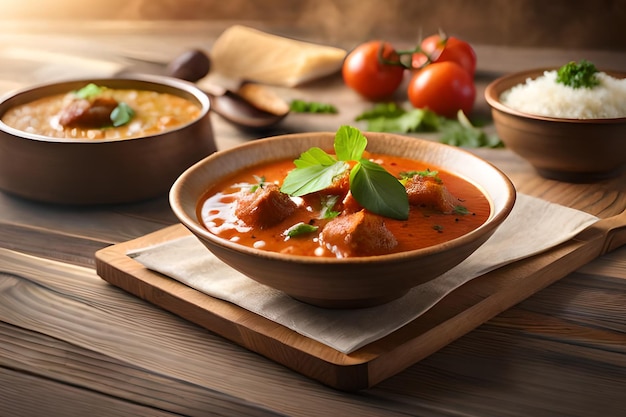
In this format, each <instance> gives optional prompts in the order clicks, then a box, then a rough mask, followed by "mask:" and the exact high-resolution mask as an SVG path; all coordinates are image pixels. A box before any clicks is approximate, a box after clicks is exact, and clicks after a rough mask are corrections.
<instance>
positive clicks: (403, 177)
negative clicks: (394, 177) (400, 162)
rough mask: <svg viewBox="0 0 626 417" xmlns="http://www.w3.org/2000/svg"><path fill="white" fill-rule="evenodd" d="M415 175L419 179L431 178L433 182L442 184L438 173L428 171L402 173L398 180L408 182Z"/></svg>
mask: <svg viewBox="0 0 626 417" xmlns="http://www.w3.org/2000/svg"><path fill="white" fill-rule="evenodd" d="M416 175H419V176H420V177H430V178H433V179H434V180H435V182H437V183H439V184H440V183H442V182H443V181H442V180H441V178H440V177H439V171H431V170H430V169H425V170H423V171H403V172H401V173H400V178H401V180H408V179H410V178H413V177H414V176H416Z"/></svg>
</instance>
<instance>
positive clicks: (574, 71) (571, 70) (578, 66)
mask: <svg viewBox="0 0 626 417" xmlns="http://www.w3.org/2000/svg"><path fill="white" fill-rule="evenodd" d="M597 73H598V70H597V69H596V66H595V65H593V64H592V63H591V62H589V61H587V60H584V59H583V60H581V61H579V62H574V61H570V62H568V63H567V64H565V65H563V66H562V67H561V68H559V69H558V70H557V75H556V82H557V83H561V84H564V85H566V86H569V87H572V88H593V87H595V86H596V85H598V84H600V80H598V77H596V74H597Z"/></svg>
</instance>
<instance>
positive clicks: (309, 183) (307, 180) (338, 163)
mask: <svg viewBox="0 0 626 417" xmlns="http://www.w3.org/2000/svg"><path fill="white" fill-rule="evenodd" d="M366 146H367V138H366V137H365V136H364V135H363V134H362V133H361V132H360V131H359V130H358V129H356V128H354V127H351V126H341V127H340V128H339V129H338V130H337V133H336V134H335V142H334V147H335V154H336V157H335V156H332V155H329V154H327V153H326V152H324V151H323V150H322V149H320V148H311V149H309V150H308V151H306V152H304V153H303V154H302V155H300V158H298V159H296V160H295V161H294V164H295V165H296V168H295V169H293V170H291V171H290V172H289V173H288V174H287V177H286V178H285V180H284V182H283V185H282V187H281V191H282V192H284V193H286V194H289V195H293V196H302V195H305V194H309V193H313V192H316V191H320V190H323V189H325V188H327V187H329V186H330V185H332V183H333V181H334V180H335V179H336V178H338V177H341V176H342V175H345V174H346V173H347V172H348V170H349V172H350V177H349V179H350V192H351V193H352V195H353V197H354V198H355V199H356V201H358V202H359V204H360V205H361V206H363V207H364V208H366V209H367V210H369V211H371V212H373V213H376V214H379V215H381V216H385V217H390V218H394V219H399V220H406V219H407V218H408V216H409V202H408V197H407V194H406V189H405V188H404V186H403V185H402V184H401V183H400V181H398V179H397V178H395V177H394V176H393V175H391V174H390V173H389V172H387V171H386V170H385V169H384V168H383V167H382V166H380V165H378V164H376V163H374V162H372V161H369V160H367V159H365V158H363V152H364V151H365V148H366ZM348 161H351V162H355V164H354V166H353V167H352V169H350V165H349V164H348Z"/></svg>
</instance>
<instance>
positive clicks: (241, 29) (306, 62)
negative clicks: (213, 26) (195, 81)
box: [210, 25, 346, 87]
mask: <svg viewBox="0 0 626 417" xmlns="http://www.w3.org/2000/svg"><path fill="white" fill-rule="evenodd" d="M345 56H346V51H345V50H344V49H341V48H335V47H331V46H325V45H319V44H314V43H310V42H304V41H299V40H294V39H289V38H285V37H282V36H277V35H273V34H269V33H266V32H262V31H260V30H257V29H253V28H250V27H246V26H241V25H235V26H231V27H230V28H228V29H226V30H225V31H224V32H223V33H222V34H221V35H220V36H219V37H218V38H217V39H216V41H215V43H214V44H213V47H212V48H211V52H210V57H211V71H212V72H217V73H219V74H220V75H222V76H224V77H226V78H230V79H238V80H247V81H255V82H258V83H264V84H271V85H277V86H286V87H294V86H296V85H299V84H302V83H305V82H308V81H311V80H314V79H316V78H321V77H324V76H327V75H330V74H332V73H335V72H337V71H338V70H339V69H340V68H341V66H342V64H343V59H344V58H345Z"/></svg>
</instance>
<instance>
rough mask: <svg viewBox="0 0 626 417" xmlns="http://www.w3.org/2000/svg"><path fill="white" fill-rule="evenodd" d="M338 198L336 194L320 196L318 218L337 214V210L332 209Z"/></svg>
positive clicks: (326, 217) (332, 216)
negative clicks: (320, 203)
mask: <svg viewBox="0 0 626 417" xmlns="http://www.w3.org/2000/svg"><path fill="white" fill-rule="evenodd" d="M337 200H339V196H338V195H329V196H325V197H323V198H322V209H321V210H320V218H322V219H332V218H335V217H337V216H339V212H338V211H335V210H333V208H334V207H335V204H337Z"/></svg>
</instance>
